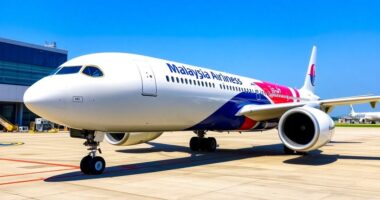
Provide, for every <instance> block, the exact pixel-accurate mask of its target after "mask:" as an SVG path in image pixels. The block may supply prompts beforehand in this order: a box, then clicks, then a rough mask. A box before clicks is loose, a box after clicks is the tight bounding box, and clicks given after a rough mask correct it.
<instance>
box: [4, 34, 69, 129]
mask: <svg viewBox="0 0 380 200" xmlns="http://www.w3.org/2000/svg"><path fill="white" fill-rule="evenodd" d="M66 60H67V51H64V50H60V49H55V48H48V47H43V46H38V45H33V44H27V43H23V42H18V41H13V40H8V39H3V38H0V84H7V85H22V86H30V85H32V84H33V83H35V82H36V81H38V80H39V79H41V78H43V77H45V76H47V75H49V74H50V73H51V72H52V71H54V70H55V69H56V68H57V67H58V66H59V65H61V64H62V63H64V62H66ZM10 87H11V86H10ZM0 92H1V91H0ZM0 115H1V116H2V117H4V118H5V119H7V120H8V121H10V122H11V123H13V124H17V125H23V126H28V125H29V124H30V122H31V121H34V120H35V118H36V115H35V114H33V113H32V112H30V111H29V110H28V109H27V108H26V106H24V105H23V103H17V102H6V101H4V100H2V99H0ZM1 128H2V127H1V126H0V130H1Z"/></svg>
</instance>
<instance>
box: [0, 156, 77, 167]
mask: <svg viewBox="0 0 380 200" xmlns="http://www.w3.org/2000/svg"><path fill="white" fill-rule="evenodd" d="M0 160H5V161H12V162H22V163H31V164H41V165H50V166H58V167H71V168H76V169H79V166H76V165H68V164H57V163H48V162H39V161H29V160H19V159H10V158H0Z"/></svg>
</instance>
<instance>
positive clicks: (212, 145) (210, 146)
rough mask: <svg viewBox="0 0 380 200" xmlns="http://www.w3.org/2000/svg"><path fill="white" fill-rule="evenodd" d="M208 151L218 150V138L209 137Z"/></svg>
mask: <svg viewBox="0 0 380 200" xmlns="http://www.w3.org/2000/svg"><path fill="white" fill-rule="evenodd" d="M206 140H207V142H206V143H207V151H209V152H214V151H215V150H216V147H217V146H218V145H217V143H216V139H215V138H213V137H210V138H207V139H206Z"/></svg>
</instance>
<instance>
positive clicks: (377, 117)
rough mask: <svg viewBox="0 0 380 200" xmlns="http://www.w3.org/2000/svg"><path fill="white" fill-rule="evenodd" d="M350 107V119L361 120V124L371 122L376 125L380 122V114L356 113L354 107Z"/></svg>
mask: <svg viewBox="0 0 380 200" xmlns="http://www.w3.org/2000/svg"><path fill="white" fill-rule="evenodd" d="M350 107H351V112H350V114H349V115H350V117H352V118H353V119H356V120H359V122H360V123H365V122H371V123H372V124H375V123H376V122H378V121H380V112H355V110H354V107H353V106H352V105H350Z"/></svg>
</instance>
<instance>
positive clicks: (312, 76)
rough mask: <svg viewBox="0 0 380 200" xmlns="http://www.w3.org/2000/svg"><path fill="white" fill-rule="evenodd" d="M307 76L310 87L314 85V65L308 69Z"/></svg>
mask: <svg viewBox="0 0 380 200" xmlns="http://www.w3.org/2000/svg"><path fill="white" fill-rule="evenodd" d="M309 76H310V82H311V85H312V86H314V83H315V67H314V64H312V65H311V67H310V74H309Z"/></svg>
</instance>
